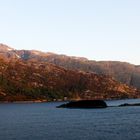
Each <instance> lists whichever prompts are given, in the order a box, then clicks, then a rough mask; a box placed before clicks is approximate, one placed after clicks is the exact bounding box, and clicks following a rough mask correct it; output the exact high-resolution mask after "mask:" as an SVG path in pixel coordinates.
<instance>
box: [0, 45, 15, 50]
mask: <svg viewBox="0 0 140 140" xmlns="http://www.w3.org/2000/svg"><path fill="white" fill-rule="evenodd" d="M12 50H14V49H13V48H11V47H9V46H7V45H5V44H3V43H0V51H1V52H8V51H12Z"/></svg>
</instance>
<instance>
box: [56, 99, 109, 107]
mask: <svg viewBox="0 0 140 140" xmlns="http://www.w3.org/2000/svg"><path fill="white" fill-rule="evenodd" d="M106 107H107V104H106V103H105V102H104V101H103V100H80V101H71V102H69V103H67V104H62V105H60V106H58V108H106Z"/></svg>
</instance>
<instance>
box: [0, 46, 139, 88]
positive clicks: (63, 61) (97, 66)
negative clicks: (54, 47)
mask: <svg viewBox="0 0 140 140" xmlns="http://www.w3.org/2000/svg"><path fill="white" fill-rule="evenodd" d="M4 48H8V49H5V50H6V51H2V50H3V49H4ZM9 48H11V47H8V46H7V45H4V44H2V45H0V54H1V56H4V57H5V58H6V59H8V60H10V59H11V58H12V59H13V58H14V59H22V60H26V61H29V60H32V61H38V62H48V63H52V64H54V65H57V66H60V67H63V68H65V69H69V70H78V71H84V72H90V73H96V74H104V75H108V76H110V77H112V78H114V79H116V80H117V81H119V82H121V83H124V84H127V85H129V86H133V87H136V88H138V89H140V66H137V65H133V64H130V63H127V62H118V61H92V60H88V59H87V58H83V57H70V56H66V55H58V54H55V53H45V52H41V51H37V50H15V49H11V50H10V49H9Z"/></svg>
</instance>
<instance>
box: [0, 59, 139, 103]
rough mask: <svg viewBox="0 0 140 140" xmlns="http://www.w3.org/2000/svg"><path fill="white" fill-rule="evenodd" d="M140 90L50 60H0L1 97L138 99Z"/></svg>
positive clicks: (5, 99)
mask: <svg viewBox="0 0 140 140" xmlns="http://www.w3.org/2000/svg"><path fill="white" fill-rule="evenodd" d="M138 97H140V92H139V91H138V90H137V89H135V88H132V87H129V86H127V85H124V84H121V83H119V82H117V81H115V80H114V79H112V78H110V77H108V76H104V75H97V74H94V73H88V72H79V71H73V70H67V69H64V68H62V67H58V66H55V65H52V64H50V63H47V62H37V61H33V60H30V61H25V60H19V59H17V60H15V59H14V60H10V61H5V60H3V59H0V100H1V101H23V100H50V101H51V100H66V99H114V98H115V99H118V98H138Z"/></svg>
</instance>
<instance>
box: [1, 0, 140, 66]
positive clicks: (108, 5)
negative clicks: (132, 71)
mask: <svg viewBox="0 0 140 140" xmlns="http://www.w3.org/2000/svg"><path fill="white" fill-rule="evenodd" d="M0 43H4V44H7V45H9V46H11V47H14V48H15V49H36V50H41V51H45V52H54V53H59V54H66V55H70V56H83V57H87V58H89V59H92V60H97V61H99V60H116V61H127V62H130V63H133V64H138V65H140V0H0Z"/></svg>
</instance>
